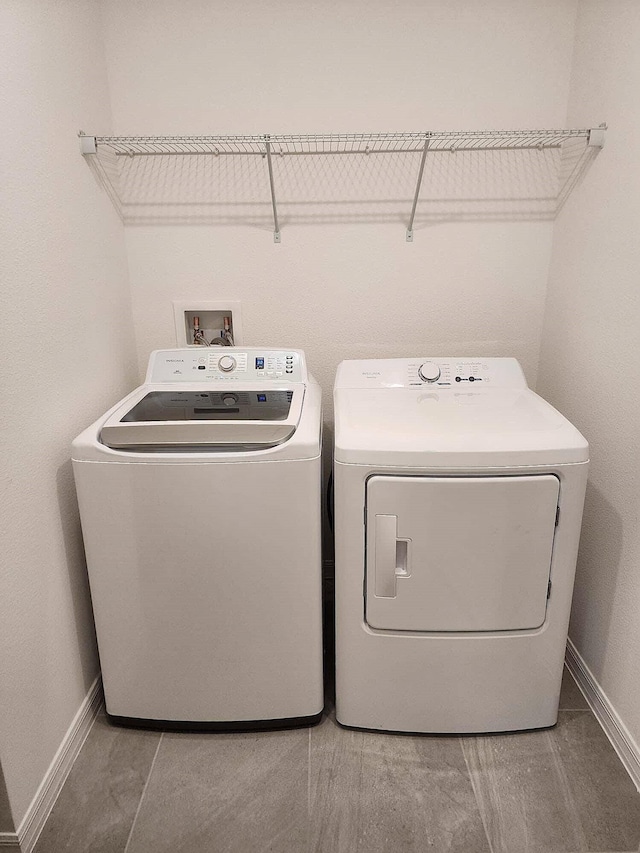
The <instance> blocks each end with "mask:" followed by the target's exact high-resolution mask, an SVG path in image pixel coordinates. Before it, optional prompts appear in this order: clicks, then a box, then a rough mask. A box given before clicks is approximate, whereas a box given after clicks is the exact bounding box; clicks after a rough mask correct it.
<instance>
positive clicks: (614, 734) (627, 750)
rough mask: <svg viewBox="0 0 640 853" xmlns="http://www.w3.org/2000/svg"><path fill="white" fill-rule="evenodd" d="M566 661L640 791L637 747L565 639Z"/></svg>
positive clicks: (639, 750)
mask: <svg viewBox="0 0 640 853" xmlns="http://www.w3.org/2000/svg"><path fill="white" fill-rule="evenodd" d="M565 662H566V664H567V668H568V670H569V672H570V673H571V675H573V677H574V678H575V680H576V682H577V684H578V687H579V688H580V690H582V692H583V694H584V698H585V699H586V700H587V702H588V703H589V707H590V708H591V710H592V711H593V713H594V714H595V717H596V719H597V720H598V722H599V723H600V725H601V726H602V729H603V730H604V733H605V734H606V736H607V737H608V738H609V740H610V741H611V744H612V746H613V748H614V749H615V751H616V752H617V753H618V756H619V758H620V761H622V763H623V764H624V766H625V769H626V771H627V773H628V774H629V776H631V779H632V781H633V783H634V785H635V786H636V788H637V789H638V791H640V748H638V744H637V743H636V742H635V740H634V739H633V737H632V735H631V733H630V732H629V729H628V728H627V727H626V726H625V724H624V723H623V722H622V720H621V719H620V716H619V715H618V713H617V711H616V710H615V708H614V707H613V705H612V704H611V702H610V701H609V699H608V697H607V695H606V693H605V692H604V690H603V689H602V687H600V685H599V684H598V682H597V681H596V679H595V677H594V675H593V673H592V672H591V670H590V669H589V667H588V666H587V664H586V663H585V661H584V658H583V657H582V655H581V654H580V652H579V651H578V650H577V649H576V647H575V646H574V644H573V643H572V642H571V640H567V651H566V655H565Z"/></svg>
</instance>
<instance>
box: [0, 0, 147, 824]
mask: <svg viewBox="0 0 640 853" xmlns="http://www.w3.org/2000/svg"><path fill="white" fill-rule="evenodd" d="M0 33H1V35H0V41H1V47H0V86H2V92H1V94H0V108H1V110H2V115H1V118H0V172H1V173H2V208H1V210H0V243H1V244H2V252H1V253H0V280H1V282H2V286H1V293H2V310H1V311H0V340H1V341H2V368H1V377H2V378H1V381H2V401H3V402H2V409H1V414H0V436H1V440H2V473H1V480H0V491H1V496H0V499H1V505H2V515H3V528H4V529H3V533H2V546H1V548H2V563H1V565H0V589H1V591H2V594H1V597H0V648H2V654H1V655H0V761H1V762H2V768H3V771H4V777H5V781H6V786H7V791H8V796H9V801H10V804H11V809H12V812H13V817H14V820H15V823H16V825H19V824H20V822H21V821H22V819H23V817H24V815H25V812H26V810H27V808H28V806H29V803H30V802H31V800H32V798H33V796H34V794H35V793H36V790H37V787H38V785H39V784H40V782H41V780H42V779H43V777H44V775H45V773H46V771H47V768H48V766H49V764H50V762H51V760H52V758H53V756H54V754H55V752H56V750H57V749H58V747H59V745H60V743H61V740H62V738H63V736H64V734H65V732H66V730H67V728H68V726H69V724H70V723H71V720H72V719H73V717H74V715H75V713H76V711H77V710H78V708H79V706H80V704H81V702H82V700H83V699H84V697H85V695H86V693H87V690H88V688H89V686H90V684H91V682H92V681H93V679H94V677H95V675H96V674H97V671H98V661H97V655H96V649H95V642H94V635H93V622H92V618H91V610H90V603H89V595H88V590H87V583H86V575H85V569H84V563H83V553H82V544H81V537H80V531H79V524H78V516H77V507H76V501H75V490H74V486H73V480H72V473H71V465H70V460H69V456H70V442H71V440H72V439H73V437H74V436H75V435H76V434H77V433H78V432H79V431H80V429H81V428H83V427H85V426H86V425H87V424H88V423H90V422H91V420H93V419H94V418H95V417H97V416H98V415H99V414H100V413H101V411H103V410H105V409H106V408H107V406H108V405H110V404H111V403H112V402H113V400H114V399H117V398H118V397H119V396H121V395H122V393H123V392H124V391H125V390H126V389H128V388H129V387H131V385H132V384H133V382H134V381H135V366H134V341H133V329H132V323H131V311H130V298H129V292H128V284H127V270H126V259H125V254H124V243H123V238H122V226H121V224H120V222H119V221H118V220H117V218H116V217H115V215H114V213H113V210H112V209H111V206H110V204H109V202H108V200H107V199H106V197H105V195H104V193H103V192H102V191H101V190H100V188H99V187H98V186H97V185H96V183H95V181H94V178H93V176H92V173H91V171H90V170H89V169H88V168H87V166H86V164H85V163H84V162H83V160H82V158H81V156H80V154H79V152H78V142H77V139H76V134H77V132H78V130H79V129H80V128H83V129H86V128H91V130H94V131H96V132H108V131H109V121H110V118H109V96H108V91H107V85H106V76H105V69H104V55H103V47H102V42H101V35H100V21H99V16H98V14H97V6H96V4H95V3H93V2H91V0H56V2H47V0H5V2H3V3H2V4H1V6H0Z"/></svg>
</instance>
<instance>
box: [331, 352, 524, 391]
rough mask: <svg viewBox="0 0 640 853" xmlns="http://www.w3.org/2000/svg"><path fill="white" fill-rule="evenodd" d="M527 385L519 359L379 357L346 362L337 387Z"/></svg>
mask: <svg viewBox="0 0 640 853" xmlns="http://www.w3.org/2000/svg"><path fill="white" fill-rule="evenodd" d="M425 385H426V386H435V387H439V388H460V387H469V386H473V387H474V388H475V389H476V390H479V389H480V388H490V387H493V388H526V387H527V381H526V379H525V377H524V373H523V372H522V368H521V367H520V364H519V363H518V361H516V359H515V358H482V357H480V358H450V357H448V358H438V357H435V356H424V357H422V358H379V359H367V360H353V361H343V362H342V363H341V364H340V365H339V367H338V373H337V376H336V382H335V387H336V388H411V387H420V386H422V387H424V386H425Z"/></svg>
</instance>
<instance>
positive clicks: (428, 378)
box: [418, 361, 440, 382]
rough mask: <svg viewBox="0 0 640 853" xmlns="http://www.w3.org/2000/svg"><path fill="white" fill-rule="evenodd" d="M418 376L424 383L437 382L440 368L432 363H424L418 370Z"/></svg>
mask: <svg viewBox="0 0 640 853" xmlns="http://www.w3.org/2000/svg"><path fill="white" fill-rule="evenodd" d="M418 376H419V377H420V379H422V380H423V381H424V382H437V381H438V379H440V368H439V367H438V365H437V364H434V363H433V362H432V361H425V363H424V364H421V365H420V367H419V368H418Z"/></svg>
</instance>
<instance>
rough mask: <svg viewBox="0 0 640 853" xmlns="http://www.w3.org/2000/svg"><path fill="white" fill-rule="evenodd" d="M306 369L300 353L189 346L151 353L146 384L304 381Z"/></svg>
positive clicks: (293, 351) (280, 382)
mask: <svg viewBox="0 0 640 853" xmlns="http://www.w3.org/2000/svg"><path fill="white" fill-rule="evenodd" d="M306 379H307V370H306V365H305V360H304V353H303V352H301V351H300V350H276V349H265V348H264V347H263V348H258V347H253V348H250V349H246V348H239V347H188V348H184V349H170V350H156V351H155V352H152V353H151V357H150V359H149V367H148V369H147V377H146V379H145V382H146V383H148V384H151V383H164V382H189V383H193V382H207V383H209V382H211V383H212V384H220V385H222V384H225V383H226V382H233V383H234V384H236V385H237V384H238V383H243V382H252V383H256V382H259V383H266V384H269V383H272V382H273V383H274V384H276V383H278V384H282V382H287V383H289V382H305V381H306Z"/></svg>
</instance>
